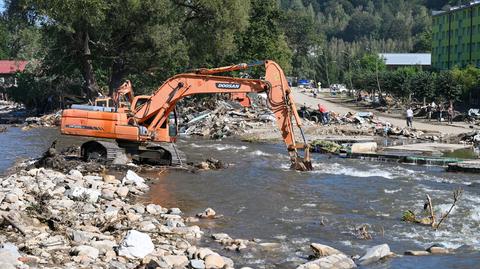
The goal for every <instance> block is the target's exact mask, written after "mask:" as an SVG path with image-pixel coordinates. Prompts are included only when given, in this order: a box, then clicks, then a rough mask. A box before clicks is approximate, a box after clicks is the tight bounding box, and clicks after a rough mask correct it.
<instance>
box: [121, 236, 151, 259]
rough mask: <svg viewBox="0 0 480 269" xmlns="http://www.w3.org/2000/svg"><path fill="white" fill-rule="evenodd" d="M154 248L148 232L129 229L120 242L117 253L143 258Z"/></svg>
mask: <svg viewBox="0 0 480 269" xmlns="http://www.w3.org/2000/svg"><path fill="white" fill-rule="evenodd" d="M154 249H155V247H154V245H153V242H152V239H151V238H150V236H149V235H148V234H146V233H142V232H139V231H136V230H130V231H128V232H127V235H126V236H125V238H123V241H122V242H121V243H120V247H119V248H118V255H120V256H125V257H127V258H131V259H135V258H139V259H143V258H144V257H145V256H147V255H148V254H150V253H152V252H153V251H154Z"/></svg>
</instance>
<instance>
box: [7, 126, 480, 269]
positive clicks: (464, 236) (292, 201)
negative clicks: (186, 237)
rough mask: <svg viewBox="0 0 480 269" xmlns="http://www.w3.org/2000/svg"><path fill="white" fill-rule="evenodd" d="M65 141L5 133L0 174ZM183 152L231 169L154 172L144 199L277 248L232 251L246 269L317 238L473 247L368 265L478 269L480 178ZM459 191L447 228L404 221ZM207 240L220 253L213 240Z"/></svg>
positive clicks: (208, 146)
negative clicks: (292, 165)
mask: <svg viewBox="0 0 480 269" xmlns="http://www.w3.org/2000/svg"><path fill="white" fill-rule="evenodd" d="M57 137H58V131H57V130H55V129H41V128H40V129H32V130H30V131H28V132H23V131H21V130H19V129H18V128H13V127H11V128H9V129H8V131H7V132H6V133H2V134H0V142H1V143H2V153H3V154H2V157H1V158H0V173H6V170H7V168H8V167H10V166H12V165H13V164H14V162H15V161H16V160H18V159H19V158H25V157H39V156H40V155H41V153H42V152H44V151H45V150H46V149H47V148H48V146H49V145H50V144H51V142H52V141H53V140H55V139H56V138H57ZM178 146H179V148H180V149H182V150H183V151H184V152H185V153H186V154H187V156H188V157H189V160H190V161H201V160H205V159H206V158H208V157H214V158H217V159H220V160H222V161H224V162H226V163H228V164H229V167H228V168H227V169H223V170H216V171H201V172H197V173H190V172H186V171H177V170H173V171H168V172H166V173H163V174H161V175H152V174H149V175H148V176H149V177H152V176H153V177H155V181H154V183H153V184H154V185H153V186H152V189H151V192H150V193H149V194H148V195H147V196H146V197H143V199H142V200H145V202H155V203H158V204H160V205H162V206H164V207H179V208H181V209H182V210H183V212H184V213H185V214H186V215H194V214H195V213H198V212H201V211H203V209H205V208H206V207H212V208H213V209H215V211H217V214H221V215H223V217H221V218H219V219H215V220H205V221H201V222H200V223H199V226H201V227H202V230H205V231H209V232H212V233H219V232H225V233H228V234H229V235H230V236H231V237H232V238H242V239H253V238H256V239H260V240H261V241H262V242H268V243H277V244H275V246H273V247H268V248H264V247H260V246H258V245H257V246H255V245H254V246H253V247H249V248H248V249H247V250H244V251H241V252H228V253H227V252H224V254H225V255H226V256H228V257H231V258H232V259H233V260H234V261H235V264H236V267H238V268H240V267H241V266H251V267H253V268H294V267H295V266H297V265H298V264H301V263H304V262H306V259H307V257H308V255H310V254H311V251H310V249H309V244H310V243H312V242H317V243H322V244H326V245H329V246H332V247H335V248H337V249H339V250H341V251H344V252H345V253H346V254H347V255H356V254H359V255H361V254H363V252H364V251H365V249H367V248H368V247H370V246H374V245H378V244H383V243H387V244H389V246H390V248H391V250H392V251H393V252H396V253H399V254H402V253H403V252H404V251H406V250H410V249H413V250H421V249H424V248H426V247H428V246H430V245H432V244H434V243H442V244H444V245H445V246H446V247H450V248H456V247H460V246H462V245H464V244H468V245H471V246H473V247H474V248H475V251H468V252H466V251H460V252H458V253H457V254H454V255H440V256H425V257H409V256H403V257H398V258H393V259H388V260H386V261H384V262H380V263H376V264H373V265H370V266H368V267H364V268H459V269H467V268H480V265H479V264H480V253H479V252H478V248H479V247H480V195H479V194H480V175H473V174H455V173H446V172H444V169H443V168H441V167H434V166H413V165H400V164H393V163H379V162H372V161H363V160H352V159H341V158H337V157H329V156H327V155H317V154H315V155H313V162H314V167H315V171H312V172H295V171H291V170H289V169H288V166H289V165H288V157H287V155H286V152H285V148H284V146H283V145H282V144H253V143H243V142H239V141H236V140H224V141H209V140H201V139H181V141H180V142H179V144H178ZM457 188H462V189H463V190H464V193H463V196H462V197H461V200H460V202H459V204H458V207H456V208H455V209H454V211H453V213H452V214H451V215H450V217H449V218H448V219H447V220H446V221H445V222H444V224H442V227H441V229H440V230H439V231H436V232H435V231H433V230H432V229H431V228H430V227H424V226H419V225H414V224H411V223H405V222H402V221H401V217H402V213H403V212H404V211H405V210H408V209H410V210H414V211H415V212H420V211H421V209H423V202H424V200H425V194H427V193H428V194H430V196H431V197H432V199H433V203H434V207H435V209H436V210H437V215H440V212H444V211H446V210H448V208H449V206H450V204H451V201H452V191H453V190H454V189H457ZM361 225H367V227H368V231H369V232H370V233H371V235H372V237H373V239H372V240H362V239H358V238H357V237H356V235H355V234H356V231H355V229H356V227H359V226H361ZM206 238H207V236H206ZM203 243H204V244H206V245H208V246H210V247H212V248H217V249H218V250H220V249H221V246H220V245H218V244H217V243H215V242H211V241H210V240H209V239H205V241H204V242H203Z"/></svg>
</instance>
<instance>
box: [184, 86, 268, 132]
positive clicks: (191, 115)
mask: <svg viewBox="0 0 480 269" xmlns="http://www.w3.org/2000/svg"><path fill="white" fill-rule="evenodd" d="M258 96H260V95H258ZM253 99H254V102H253V104H252V107H251V108H244V107H242V106H241V105H240V104H238V103H236V102H233V101H229V100H224V99H221V98H220V99H219V98H209V99H206V100H205V101H203V102H193V101H191V100H187V101H186V102H185V103H184V104H182V105H180V106H179V112H180V115H181V116H182V119H181V120H180V124H179V126H180V130H181V132H183V133H185V134H186V135H198V136H204V137H208V138H212V139H220V138H224V137H228V136H232V135H238V134H241V133H244V132H246V131H248V130H249V129H253V128H255V127H256V126H259V125H263V124H265V123H266V122H274V121H275V117H274V116H273V114H272V112H271V111H270V110H269V109H268V108H267V106H266V103H265V102H266V100H265V99H263V98H262V97H257V98H253Z"/></svg>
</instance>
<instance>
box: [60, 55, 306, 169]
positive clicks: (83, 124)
mask: <svg viewBox="0 0 480 269" xmlns="http://www.w3.org/2000/svg"><path fill="white" fill-rule="evenodd" d="M261 64H262V65H264V66H265V72H266V74H265V80H260V79H245V78H234V77H229V76H218V75H216V74H218V73H224V72H229V71H236V70H244V69H247V68H250V67H251V66H254V65H260V64H259V63H256V64H250V65H247V64H239V65H233V66H226V67H219V68H213V69H196V70H193V71H192V72H190V73H184V74H179V75H176V76H174V77H171V78H169V79H168V80H167V81H165V82H164V83H163V85H161V86H160V87H159V88H158V89H157V90H156V91H155V92H154V93H153V94H152V95H150V96H133V91H132V88H131V84H130V82H129V81H127V82H126V83H124V84H123V85H122V86H121V87H120V88H119V89H118V90H117V92H116V93H115V94H114V97H113V99H114V101H115V102H116V103H119V102H118V101H119V96H122V95H126V96H127V97H128V98H127V99H129V102H130V107H116V108H111V109H105V108H102V109H98V107H94V106H93V107H92V106H72V109H67V110H64V111H63V115H62V122H61V132H62V134H67V135H77V136H87V137H95V138H101V139H100V140H98V139H97V140H93V141H89V142H86V143H84V144H83V145H82V147H81V152H82V156H83V157H84V158H85V159H87V160H88V159H103V160H106V161H113V162H114V161H115V159H116V158H119V157H121V156H123V154H124V153H126V154H127V155H129V156H130V157H132V158H133V159H134V160H137V161H139V162H151V163H155V164H164V165H175V164H181V163H182V158H183V157H182V153H181V152H180V151H178V150H177V148H176V147H175V144H174V143H173V141H175V136H176V132H173V133H172V132H171V131H172V130H169V128H171V127H170V126H169V125H170V117H169V115H170V114H171V113H172V112H173V111H174V109H175V106H176V104H177V102H178V101H179V100H180V99H182V98H184V97H186V96H190V95H195V94H209V93H212V94H214V93H229V94H231V95H232V98H234V99H236V100H238V101H239V102H240V103H241V104H242V105H245V106H249V105H250V99H249V98H248V96H247V93H260V92H266V93H267V97H268V104H269V107H270V109H271V110H272V112H273V113H274V115H275V117H276V122H277V126H278V128H279V129H280V131H281V136H282V138H283V140H284V142H285V144H286V146H287V150H288V153H289V156H290V159H291V164H292V168H293V169H296V170H311V169H312V165H311V162H310V157H309V148H308V144H307V143H306V140H305V136H304V134H303V131H302V129H301V120H300V117H299V115H298V113H297V109H296V107H295V103H294V101H293V99H292V96H291V94H290V93H291V90H290V88H289V86H288V83H287V80H286V77H285V74H284V73H283V70H282V69H281V68H280V66H279V65H278V64H277V63H275V62H273V61H269V60H267V61H263V62H261ZM293 121H295V123H296V125H297V127H299V129H300V131H301V135H302V137H303V140H304V141H303V142H304V143H302V144H298V143H296V141H295V135H294V125H293ZM106 139H108V140H106ZM299 149H303V150H304V156H303V157H301V156H300V155H299V153H298V150H299Z"/></svg>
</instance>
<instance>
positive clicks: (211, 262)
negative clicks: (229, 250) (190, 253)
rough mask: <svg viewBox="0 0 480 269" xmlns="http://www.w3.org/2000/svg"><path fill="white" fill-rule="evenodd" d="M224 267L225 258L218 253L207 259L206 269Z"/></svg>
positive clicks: (208, 256)
mask: <svg viewBox="0 0 480 269" xmlns="http://www.w3.org/2000/svg"><path fill="white" fill-rule="evenodd" d="M224 266H225V261H224V260H223V257H222V256H220V255H218V254H217V253H213V254H210V255H207V256H206V257H205V268H207V269H210V268H212V269H219V268H223V267H224Z"/></svg>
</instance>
